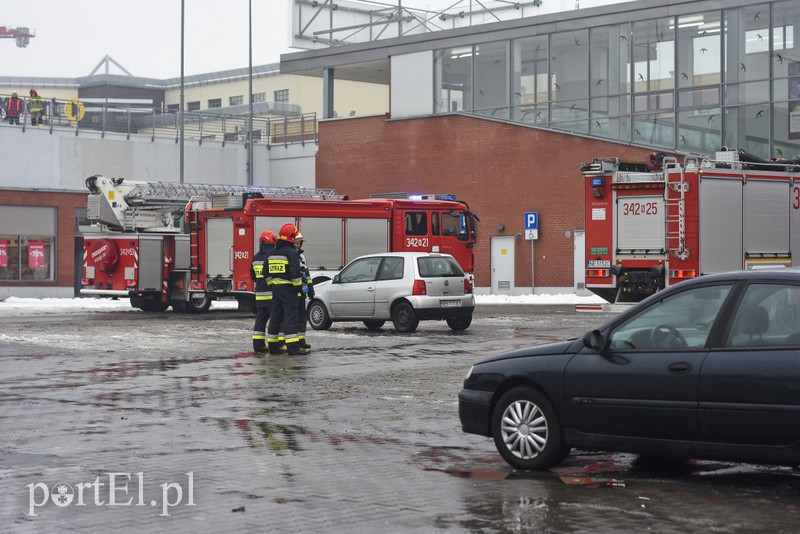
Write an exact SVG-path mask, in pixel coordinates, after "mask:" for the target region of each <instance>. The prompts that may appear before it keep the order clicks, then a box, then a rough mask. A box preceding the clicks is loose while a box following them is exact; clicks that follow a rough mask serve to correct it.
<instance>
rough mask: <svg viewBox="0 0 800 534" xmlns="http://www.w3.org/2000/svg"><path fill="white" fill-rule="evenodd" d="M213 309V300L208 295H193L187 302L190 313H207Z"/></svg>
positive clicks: (187, 309)
mask: <svg viewBox="0 0 800 534" xmlns="http://www.w3.org/2000/svg"><path fill="white" fill-rule="evenodd" d="M210 307H211V298H210V297H209V296H208V295H207V294H206V293H192V294H191V295H190V296H189V300H188V301H187V302H186V311H187V312H189V313H205V312H207V311H208V309H209V308H210Z"/></svg>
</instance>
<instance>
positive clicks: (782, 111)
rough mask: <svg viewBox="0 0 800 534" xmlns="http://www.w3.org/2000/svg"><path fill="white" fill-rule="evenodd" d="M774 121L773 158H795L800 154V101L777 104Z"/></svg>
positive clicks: (774, 107) (774, 108) (774, 109)
mask: <svg viewBox="0 0 800 534" xmlns="http://www.w3.org/2000/svg"><path fill="white" fill-rule="evenodd" d="M790 106H791V107H790ZM773 121H774V122H773V127H772V136H773V146H774V150H773V156H774V157H778V158H793V157H795V156H796V155H798V154H800V101H792V102H791V103H789V102H776V103H775V104H774V106H773Z"/></svg>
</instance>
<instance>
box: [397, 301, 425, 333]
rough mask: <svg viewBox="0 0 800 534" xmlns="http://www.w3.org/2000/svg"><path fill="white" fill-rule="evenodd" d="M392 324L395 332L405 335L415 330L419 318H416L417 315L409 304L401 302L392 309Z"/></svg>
mask: <svg viewBox="0 0 800 534" xmlns="http://www.w3.org/2000/svg"><path fill="white" fill-rule="evenodd" d="M392 323H393V324H394V329H395V330H397V331H398V332H400V333H403V334H407V333H409V332H413V331H414V330H416V329H417V326H419V318H417V314H416V313H415V312H414V307H413V306H412V305H411V304H409V303H408V302H401V303H399V304H397V305H396V306H395V307H394V308H392Z"/></svg>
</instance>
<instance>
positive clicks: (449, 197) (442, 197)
mask: <svg viewBox="0 0 800 534" xmlns="http://www.w3.org/2000/svg"><path fill="white" fill-rule="evenodd" d="M408 198H409V200H455V199H456V196H455V195H408Z"/></svg>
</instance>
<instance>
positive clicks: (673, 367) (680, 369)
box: [668, 362, 692, 374]
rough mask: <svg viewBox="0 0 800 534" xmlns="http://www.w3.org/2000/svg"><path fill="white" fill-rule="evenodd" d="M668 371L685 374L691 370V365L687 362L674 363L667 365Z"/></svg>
mask: <svg viewBox="0 0 800 534" xmlns="http://www.w3.org/2000/svg"><path fill="white" fill-rule="evenodd" d="M668 369H669V370H670V372H671V373H676V374H685V373H688V372H689V371H691V370H692V364H691V363H689V362H675V363H671V364H669V368H668Z"/></svg>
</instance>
